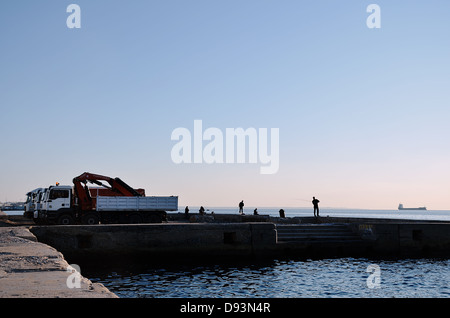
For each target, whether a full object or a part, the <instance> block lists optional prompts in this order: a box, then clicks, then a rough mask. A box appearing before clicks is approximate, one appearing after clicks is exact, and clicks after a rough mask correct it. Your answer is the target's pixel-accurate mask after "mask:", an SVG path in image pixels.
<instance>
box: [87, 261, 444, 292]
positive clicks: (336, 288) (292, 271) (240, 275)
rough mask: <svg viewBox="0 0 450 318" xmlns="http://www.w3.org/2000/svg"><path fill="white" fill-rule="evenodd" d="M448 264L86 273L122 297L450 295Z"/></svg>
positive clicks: (278, 264)
mask: <svg viewBox="0 0 450 318" xmlns="http://www.w3.org/2000/svg"><path fill="white" fill-rule="evenodd" d="M375 268H377V270H375ZM449 269H450V260H448V259H403V260H369V259H356V258H339V259H322V260H304V261H299V260H273V261H271V262H267V263H258V264H235V265H230V264H228V265H224V264H208V265H198V264H197V265H182V264H179V265H177V266H160V267H151V268H146V269H142V268H141V269H137V270H132V269H128V270H127V269H123V270H121V271H112V272H109V273H105V272H104V273H95V272H88V273H82V274H83V275H85V276H88V277H89V279H91V280H92V281H94V282H101V283H103V284H104V285H105V286H106V287H107V288H109V289H110V290H111V291H112V292H114V293H116V294H117V295H118V296H119V297H124V298H128V297H129V298H139V297H150V298H306V297H308V298H310V297H314V298H392V297H396V298H406V297H420V298H447V297H450V271H449ZM86 274H87V275H86Z"/></svg>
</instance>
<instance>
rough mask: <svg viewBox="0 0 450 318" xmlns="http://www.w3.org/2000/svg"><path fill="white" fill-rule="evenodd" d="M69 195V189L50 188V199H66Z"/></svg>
mask: <svg viewBox="0 0 450 318" xmlns="http://www.w3.org/2000/svg"><path fill="white" fill-rule="evenodd" d="M68 197H69V191H67V190H56V189H54V190H52V191H51V192H50V200H55V199H60V198H62V199H67V198H68Z"/></svg>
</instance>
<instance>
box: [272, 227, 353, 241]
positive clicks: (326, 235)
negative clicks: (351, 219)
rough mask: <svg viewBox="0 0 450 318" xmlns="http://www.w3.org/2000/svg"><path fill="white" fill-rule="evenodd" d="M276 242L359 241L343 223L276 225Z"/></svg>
mask: <svg viewBox="0 0 450 318" xmlns="http://www.w3.org/2000/svg"><path fill="white" fill-rule="evenodd" d="M277 241H278V242H297V243H298V242H300V243H301V242H335V243H340V242H347V243H350V242H359V241H361V238H360V237H359V235H357V234H355V233H353V232H352V231H351V230H350V228H349V227H348V226H347V225H345V224H307V225H278V226H277Z"/></svg>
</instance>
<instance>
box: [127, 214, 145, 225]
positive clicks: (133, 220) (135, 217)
mask: <svg viewBox="0 0 450 318" xmlns="http://www.w3.org/2000/svg"><path fill="white" fill-rule="evenodd" d="M129 219H130V221H129V222H130V224H139V223H142V221H143V219H142V216H141V215H140V214H139V213H132V214H130V216H129Z"/></svg>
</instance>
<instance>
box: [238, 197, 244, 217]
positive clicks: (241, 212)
mask: <svg viewBox="0 0 450 318" xmlns="http://www.w3.org/2000/svg"><path fill="white" fill-rule="evenodd" d="M239 213H240V214H244V200H242V201H241V202H239Z"/></svg>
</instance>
